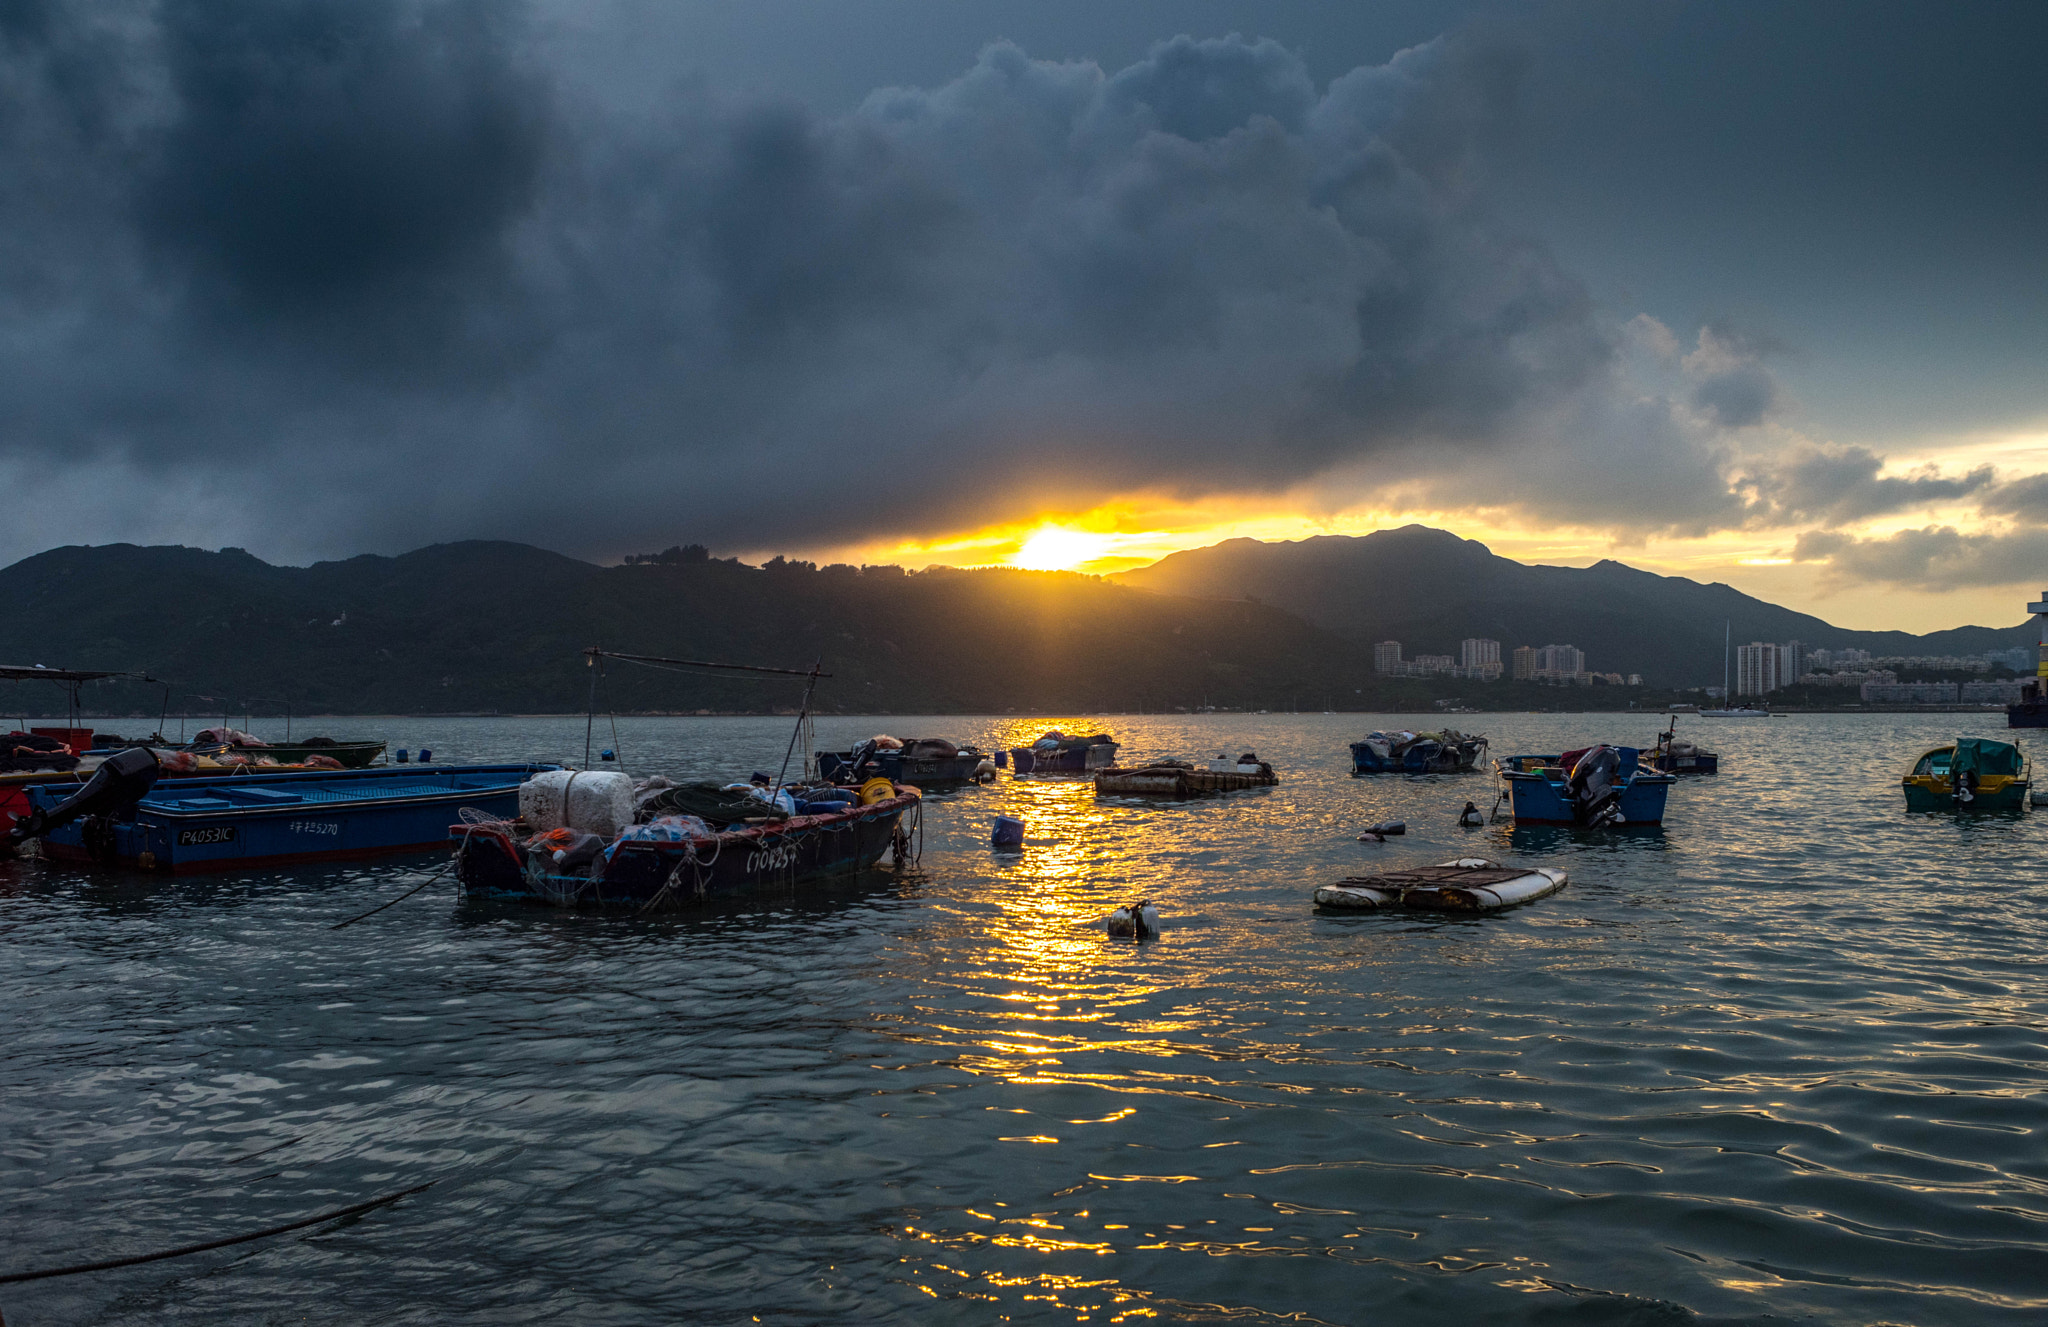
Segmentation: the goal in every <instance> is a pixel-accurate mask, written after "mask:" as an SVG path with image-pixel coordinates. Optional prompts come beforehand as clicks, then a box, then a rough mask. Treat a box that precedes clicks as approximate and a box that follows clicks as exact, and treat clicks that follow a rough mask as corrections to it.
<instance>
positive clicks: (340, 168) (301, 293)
mask: <svg viewBox="0 0 2048 1327" xmlns="http://www.w3.org/2000/svg"><path fill="white" fill-rule="evenodd" d="M506 12H507V11H506V10H505V9H504V8H503V7H502V6H499V5H495V4H487V3H481V2H480V0H479V2H475V3H456V4H445V5H437V6H433V7H430V8H425V9H421V10H411V9H408V8H406V7H403V6H401V5H399V4H397V3H394V2H393V0H350V3H346V4H337V3H331V2H330V0H170V3H167V4H165V5H164V7H163V9H162V11H161V21H160V29H159V40H160V42H161V56H160V58H161V60H162V62H163V68H164V71H165V73H166V75H167V76H168V79H169V83H170V88H171V91H172V93H173V95H174V96H175V98H176V103H177V113H176V114H175V116H174V117H173V118H172V119H171V120H170V122H169V123H168V124H167V125H165V126H164V127H163V128H162V129H161V131H160V133H159V134H158V135H157V137H156V139H155V141H154V142H151V143H149V144H148V145H147V146H148V148H149V150H150V155H149V158H148V159H147V164H146V165H145V166H143V168H142V169H141V170H140V171H139V172H138V174H139V177H140V178H139V179H138V180H137V185H138V190H137V192H138V198H137V211H138V216H139V219H140V222H141V232H142V238H143V239H144V240H145V241H146V242H147V243H150V244H152V245H154V246H159V247H161V249H162V250H164V251H165V252H166V254H167V255H168V256H169V257H170V258H171V259H173V260H174V261H175V260H179V259H188V260H190V262H191V263H192V265H193V267H194V269H195V270H194V271H193V273H192V276H193V289H194V290H195V291H196V292H198V293H199V294H201V295H202V296H203V297H207V298H221V299H236V300H242V301H246V302H247V303H248V304H250V305H251V306H253V310H252V312H253V313H254V314H255V315H259V316H274V317H280V318H292V317H297V316H304V315H307V314H313V313H318V312H321V311H323V310H325V309H326V308H327V307H328V306H330V305H332V304H334V303H335V302H341V303H343V304H344V305H345V306H347V308H348V309H349V310H351V311H354V310H358V309H361V308H362V307H363V306H364V304H365V302H366V301H367V300H370V299H382V300H387V301H394V302H409V301H407V300H406V294H407V292H406V290H405V289H404V288H405V287H406V286H407V285H408V284H409V283H427V284H432V283H433V282H435V281H436V280H437V278H441V277H443V276H445V275H446V274H448V273H449V271H450V270H451V269H458V270H459V269H462V268H464V267H467V266H469V265H471V264H474V263H477V262H479V261H487V260H488V259H489V257H490V256H491V253H492V251H493V249H494V247H495V245H496V243H497V241H498V238H499V237H500V236H501V235H502V233H503V232H504V229H505V227H506V225H507V223H508V222H509V221H511V220H512V218H513V217H515V216H516V215H518V214H520V213H522V212H523V211H524V210H525V208H526V207H527V205H528V204H529V202H530V201H531V195H532V192H533V190H534V188H535V186H536V183H537V174H538V168H539V165H540V160H541V154H542V150H543V141H542V140H543V135H544V133H545V130H546V126H547V121H548V116H547V98H546V89H545V86H544V85H543V83H542V82H541V80H540V79H539V78H538V77H536V76H535V75H533V74H531V73H529V72H526V71H523V70H521V69H519V68H518V67H517V66H516V64H515V63H514V62H513V60H512V58H511V56H510V53H509V50H508V42H507V34H506V33H505V31H504V30H503V29H504V24H503V22H502V19H501V16H502V15H503V14H505V13H506ZM451 293H455V294H458V295H459V294H462V293H464V292H459V291H457V292H451Z"/></svg>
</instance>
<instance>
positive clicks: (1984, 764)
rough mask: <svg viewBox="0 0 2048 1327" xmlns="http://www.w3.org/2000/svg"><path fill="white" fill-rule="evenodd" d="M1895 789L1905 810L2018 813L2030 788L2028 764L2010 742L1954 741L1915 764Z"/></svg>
mask: <svg viewBox="0 0 2048 1327" xmlns="http://www.w3.org/2000/svg"><path fill="white" fill-rule="evenodd" d="M1900 786H1901V787H1902V788H1903V789H1904V790H1905V794H1906V809H1907V810H1908V811H2018V810H2021V809H2023V808H2024V807H2026V805H2027V802H2028V798H2027V794H2028V791H2029V790H2030V789H2031V788H2032V787H2033V778H2032V763H2031V762H2030V761H2028V759H2027V757H2026V753H2024V752H2023V751H2021V750H2020V749H2019V748H2018V747H2016V746H2014V745H2013V744H2012V743H2010V742H1999V741H1994V740H1993V739H1991V738H1989V737H1959V738H1957V739H1956V740H1955V742H1954V744H1953V745H1950V746H1938V747H1935V748H1934V749H1933V750H1931V751H1928V752H1927V753H1926V754H1924V755H1922V756H1921V757H1920V758H1919V759H1918V760H1916V761H1914V762H1913V767H1912V768H1911V769H1910V770H1908V771H1906V775H1905V777H1904V778H1903V779H1901V780H1900Z"/></svg>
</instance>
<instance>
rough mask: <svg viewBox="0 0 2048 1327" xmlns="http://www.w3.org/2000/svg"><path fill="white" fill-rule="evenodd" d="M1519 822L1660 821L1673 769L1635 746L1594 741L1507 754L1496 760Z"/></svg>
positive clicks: (1613, 823)
mask: <svg viewBox="0 0 2048 1327" xmlns="http://www.w3.org/2000/svg"><path fill="white" fill-rule="evenodd" d="M1496 767H1497V768H1498V769H1499V771H1500V777H1501V778H1502V779H1503V780H1505V781H1506V783H1507V790H1508V797H1509V799H1510V803H1511V805H1512V808H1513V811H1514V817H1515V823H1516V824H1517V825H1579V826H1583V827H1586V828H1605V827H1618V826H1622V825H1657V824H1662V823H1663V821H1664V799H1665V796H1666V795H1667V794H1668V793H1669V792H1670V791H1671V785H1672V784H1674V783H1676V782H1678V776H1677V775H1675V774H1664V773H1660V772H1658V771H1657V770H1653V769H1651V768H1649V767H1648V766H1647V765H1645V764H1643V761H1642V752H1641V751H1640V750H1638V749H1637V748H1635V747H1632V746H1594V747H1587V748H1585V749H1583V750H1580V751H1567V752H1565V753H1563V754H1562V755H1556V756H1508V757H1507V758H1505V759H1503V760H1501V761H1498V762H1496Z"/></svg>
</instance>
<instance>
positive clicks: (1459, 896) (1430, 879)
mask: <svg viewBox="0 0 2048 1327" xmlns="http://www.w3.org/2000/svg"><path fill="white" fill-rule="evenodd" d="M1569 879H1570V877H1569V876H1568V875H1567V874H1566V872H1565V871H1564V869H1563V868H1562V867H1557V866H1502V865H1501V864H1500V863H1499V862H1496V861H1491V860H1489V859H1487V858H1484V857H1460V858H1458V859H1457V860H1455V861H1449V862H1443V863H1440V864H1438V865H1436V866H1416V867H1411V868H1409V869H1408V870H1405V871H1383V872H1380V873H1379V874H1376V875H1367V876H1353V877H1351V878H1349V879H1345V880H1338V881H1334V882H1332V883H1330V884H1327V885H1323V886H1321V887H1319V888H1318V889H1317V890H1316V892H1315V901H1316V906H1318V907H1323V908H1332V909H1338V910H1342V911H1347V912H1393V911H1399V910H1403V909H1406V910H1409V911H1416V912H1497V911H1499V910H1500V909H1502V908H1512V907H1515V906H1517V905H1518V904H1522V903H1529V902H1533V901H1534V900H1536V899H1540V898H1543V897H1544V896H1545V895H1548V894H1555V893H1556V892H1557V891H1558V890H1560V889H1563V888H1564V887H1565V883H1566V881H1567V880H1569Z"/></svg>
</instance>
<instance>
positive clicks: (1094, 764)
mask: <svg viewBox="0 0 2048 1327" xmlns="http://www.w3.org/2000/svg"><path fill="white" fill-rule="evenodd" d="M1117 749H1118V744H1117V742H1116V739H1114V738H1112V737H1111V736H1110V735H1109V734H1108V733H1097V734H1095V735H1094V736H1093V737H1069V736H1067V735H1066V734H1065V733H1062V732H1060V731H1058V730H1057V729H1055V730H1054V731H1052V732H1049V733H1047V734H1046V735H1045V736H1043V737H1041V738H1039V739H1038V740H1037V741H1036V742H1033V743H1032V744H1031V745H1030V746H1020V747H1013V748H1011V750H1010V764H1011V767H1012V768H1013V769H1015V770H1016V772H1017V773H1019V774H1086V773H1088V772H1089V771H1090V770H1098V769H1108V768H1109V767H1110V766H1111V765H1114V764H1116V753H1117Z"/></svg>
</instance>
